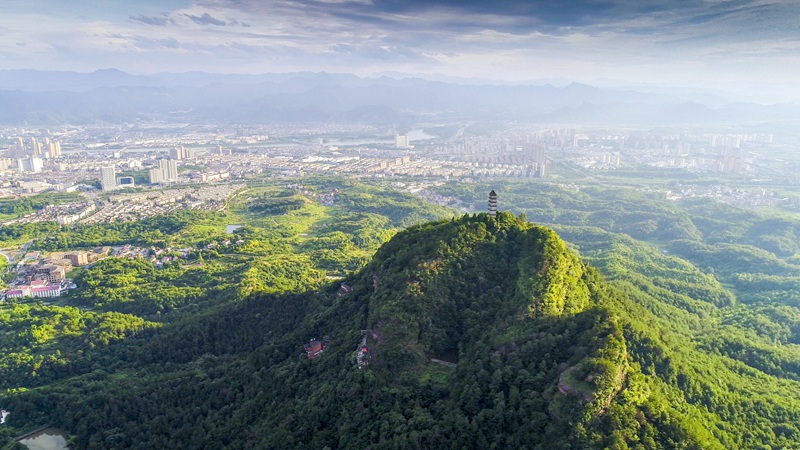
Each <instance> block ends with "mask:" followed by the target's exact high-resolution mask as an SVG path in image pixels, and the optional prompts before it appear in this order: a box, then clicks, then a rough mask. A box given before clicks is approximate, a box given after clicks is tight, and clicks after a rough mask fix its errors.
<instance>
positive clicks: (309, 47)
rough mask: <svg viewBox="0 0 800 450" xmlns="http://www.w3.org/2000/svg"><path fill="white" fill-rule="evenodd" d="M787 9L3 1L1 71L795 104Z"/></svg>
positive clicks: (798, 75) (695, 4) (782, 4)
mask: <svg viewBox="0 0 800 450" xmlns="http://www.w3.org/2000/svg"><path fill="white" fill-rule="evenodd" d="M798 18H800V5H798V4H797V3H796V2H792V1H761V0H753V1H748V0H743V1H725V2H720V1H691V2H672V1H666V0H648V1H609V2H598V1H590V0H583V1H571V2H547V1H532V2H531V1H522V0H504V1H500V2H491V3H490V2H482V1H466V2H462V1H446V0H436V1H386V0H375V1H339V0H332V1H268V2H261V1H255V0H209V1H182V0H168V1H140V2H109V1H80V2H60V1H53V0H47V1H37V2H25V1H7V2H3V5H2V6H0V35H2V36H3V39H2V40H0V69H38V70H60V71H78V72H92V71H94V70H96V69H103V68H117V69H120V70H123V71H126V72H129V73H133V74H152V73H158V72H186V71H205V72H213V73H267V72H271V73H276V72H281V73H282V72H293V71H327V72H341V73H354V74H356V75H359V76H370V75H375V74H383V73H395V74H396V73H403V74H425V75H427V76H429V77H430V76H434V75H445V76H451V77H460V78H462V79H464V78H472V79H480V80H494V81H495V82H497V81H507V82H540V83H541V82H548V81H549V82H553V83H554V84H558V83H563V84H566V83H568V82H569V81H572V80H575V81H579V82H584V83H589V84H593V85H612V84H614V85H624V84H669V85H672V86H692V87H713V88H715V89H721V90H723V91H733V92H736V93H738V94H740V95H741V96H742V98H745V99H747V100H750V101H754V100H755V101H762V102H767V103H777V102H782V101H787V100H795V99H797V98H798V95H800V90H798V89H797V86H798V82H800V71H798V70H797V68H798V67H799V66H800V64H798V63H800V58H798V56H799V55H800V39H798V38H800V29H798V27H797V26H796V24H797V21H798Z"/></svg>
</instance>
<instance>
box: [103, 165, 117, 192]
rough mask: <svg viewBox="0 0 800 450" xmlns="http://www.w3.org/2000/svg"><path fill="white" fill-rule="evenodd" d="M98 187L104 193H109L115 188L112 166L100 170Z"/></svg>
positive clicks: (115, 174)
mask: <svg viewBox="0 0 800 450" xmlns="http://www.w3.org/2000/svg"><path fill="white" fill-rule="evenodd" d="M100 186H101V187H102V188H103V190H104V191H111V190H114V189H115V188H116V187H117V173H116V172H115V171H114V166H111V167H101V168H100Z"/></svg>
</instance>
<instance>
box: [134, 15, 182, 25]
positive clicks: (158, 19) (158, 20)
mask: <svg viewBox="0 0 800 450" xmlns="http://www.w3.org/2000/svg"><path fill="white" fill-rule="evenodd" d="M128 19H130V20H133V21H136V22H141V23H144V24H147V25H155V26H159V27H163V26H167V25H174V24H175V20H173V19H172V18H171V17H169V16H168V15H163V16H145V15H143V14H140V15H138V16H130V17H128Z"/></svg>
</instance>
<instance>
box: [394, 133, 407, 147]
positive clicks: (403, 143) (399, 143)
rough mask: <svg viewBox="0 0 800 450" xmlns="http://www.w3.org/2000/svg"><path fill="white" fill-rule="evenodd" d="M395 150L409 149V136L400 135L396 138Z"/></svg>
mask: <svg viewBox="0 0 800 450" xmlns="http://www.w3.org/2000/svg"><path fill="white" fill-rule="evenodd" d="M394 148H408V135H407V134H398V135H396V136H395V137H394Z"/></svg>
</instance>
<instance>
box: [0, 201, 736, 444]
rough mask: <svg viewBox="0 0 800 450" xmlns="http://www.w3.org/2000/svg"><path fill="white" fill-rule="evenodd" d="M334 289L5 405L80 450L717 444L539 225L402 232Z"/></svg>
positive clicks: (264, 307) (161, 332)
mask: <svg viewBox="0 0 800 450" xmlns="http://www.w3.org/2000/svg"><path fill="white" fill-rule="evenodd" d="M344 282H345V284H346V285H347V286H349V287H351V288H352V290H351V292H344V290H342V289H341V288H339V286H337V285H332V286H329V287H327V288H324V289H323V290H322V291H319V292H316V293H306V294H294V295H280V296H274V295H264V294H254V295H252V296H251V297H249V298H248V299H246V300H244V301H242V302H240V303H238V304H236V306H234V307H232V308H226V309H223V310H219V311H217V312H213V313H209V314H206V315H201V316H196V317H194V318H193V319H190V320H185V321H181V322H179V323H176V324H173V325H167V326H164V327H161V328H155V329H148V330H146V331H144V332H142V333H140V334H138V335H137V336H135V337H133V338H130V339H128V340H126V341H125V342H124V344H121V345H120V346H118V347H117V348H115V349H113V352H114V353H115V355H117V358H118V359H119V360H122V362H121V363H118V366H117V368H116V369H115V370H114V371H113V372H109V371H107V370H105V369H104V368H103V367H98V368H97V369H96V370H94V371H92V372H90V373H87V374H86V375H81V376H77V377H73V378H69V379H67V380H65V381H64V382H57V383H54V384H51V385H49V386H46V387H43V388H40V389H36V390H32V391H24V392H16V393H13V394H11V395H6V398H5V399H3V402H4V404H5V405H8V406H9V408H10V409H12V410H13V411H14V414H15V420H16V422H15V424H17V425H22V424H24V423H25V422H26V421H29V422H30V423H42V422H49V423H54V424H57V425H59V426H61V427H64V428H65V429H67V430H69V432H70V434H72V435H74V436H76V437H75V443H74V444H75V446H76V447H77V448H222V447H226V448H325V447H329V448H367V447H371V448H462V447H473V446H478V447H481V448H491V447H496V448H592V447H596V448H604V447H606V446H612V447H615V448H626V446H628V447H633V448H635V447H637V446H642V448H664V447H674V446H678V445H681V446H684V447H687V448H692V447H693V448H714V447H718V448H722V446H721V445H720V444H719V440H718V439H716V438H715V437H714V436H713V435H712V433H711V432H710V431H709V430H707V429H705V427H702V426H699V424H698V423H696V422H695V421H694V420H693V419H696V418H699V417H696V418H692V417H691V416H688V417H687V415H686V412H690V413H692V414H695V415H698V414H701V413H700V412H698V411H697V410H695V409H693V408H692V407H691V406H690V405H688V404H686V403H683V405H684V407H685V408H684V409H682V408H675V407H673V405H672V403H671V402H670V401H668V400H670V397H669V396H670V395H673V394H674V393H673V392H672V390H671V387H672V386H671V384H670V383H671V382H672V381H675V380H670V379H665V378H664V377H663V376H662V374H660V373H658V371H659V370H661V368H662V366H663V365H664V364H665V363H664V361H654V362H653V363H652V364H653V365H654V366H657V367H656V369H654V370H653V372H651V373H649V374H645V373H643V371H642V370H640V364H639V363H638V362H637V361H636V358H635V357H633V356H632V355H631V353H630V352H629V350H628V349H629V347H634V348H636V349H641V348H644V346H647V345H650V346H651V347H652V349H648V352H649V351H650V350H653V349H658V347H657V344H656V343H655V342H651V337H650V336H639V335H637V334H636V333H638V332H643V330H641V329H639V328H638V327H637V325H638V323H632V322H631V319H630V318H629V313H630V311H626V310H624V309H616V308H618V307H619V305H620V304H627V303H626V301H625V300H623V299H621V298H616V297H615V296H616V295H619V294H615V293H614V292H613V291H610V290H609V289H608V288H607V287H606V285H605V283H604V282H603V281H602V280H601V279H600V277H599V276H598V275H597V273H596V272H595V271H594V270H592V269H590V268H588V267H586V266H585V265H584V264H583V263H582V262H581V261H580V260H579V259H578V258H577V257H576V256H575V255H574V254H572V253H571V252H570V251H568V250H567V247H566V244H565V243H564V242H563V241H562V240H561V239H560V238H559V237H558V236H557V235H556V234H555V233H554V232H553V231H551V230H549V229H546V228H542V227H537V226H534V225H531V224H529V223H527V222H524V221H521V220H519V219H517V218H516V217H514V216H513V215H511V214H508V213H501V214H500V215H499V216H498V218H497V219H493V218H490V217H489V216H488V215H486V214H480V215H476V216H464V217H462V218H460V219H458V220H452V221H442V222H435V223H428V224H424V225H419V226H414V227H411V228H410V229H408V230H406V231H403V232H401V233H399V234H398V235H397V236H395V237H394V238H393V239H392V240H391V241H389V242H388V243H387V244H385V245H384V246H383V247H381V249H380V250H379V251H378V253H377V254H376V256H375V257H374V258H373V260H372V261H371V262H370V263H369V264H367V265H366V266H365V267H364V268H363V269H362V270H361V271H359V272H358V273H356V274H353V275H352V276H350V277H348V278H347V279H346V280H345V281H344ZM634 309H635V306H633V305H632V306H631V310H634ZM362 330H368V331H366V332H365V333H363V335H364V336H365V337H366V340H365V341H362V339H364V337H362ZM626 333H627V334H629V335H630V336H631V337H632V338H635V339H637V342H632V343H628V342H626V341H627V340H628V339H627V338H626V337H625V335H626ZM324 335H327V336H329V343H328V346H327V348H326V349H325V350H324V352H323V354H322V355H321V356H320V357H319V358H317V359H316V360H310V359H309V358H307V357H306V356H304V355H303V354H302V352H303V344H304V343H305V342H307V341H308V340H309V339H310V338H312V337H318V338H322V336H324ZM653 338H654V337H653ZM363 342H366V346H367V347H368V356H365V357H364V358H362V363H365V364H363V366H362V367H361V368H359V366H358V365H357V353H358V352H359V351H360V349H361V344H362V343H363ZM667 365H668V364H667Z"/></svg>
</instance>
